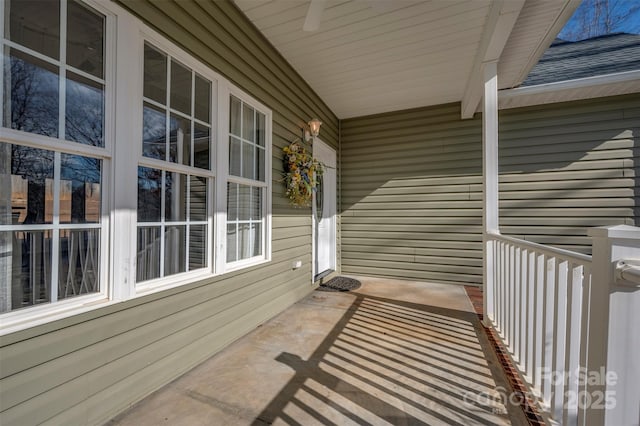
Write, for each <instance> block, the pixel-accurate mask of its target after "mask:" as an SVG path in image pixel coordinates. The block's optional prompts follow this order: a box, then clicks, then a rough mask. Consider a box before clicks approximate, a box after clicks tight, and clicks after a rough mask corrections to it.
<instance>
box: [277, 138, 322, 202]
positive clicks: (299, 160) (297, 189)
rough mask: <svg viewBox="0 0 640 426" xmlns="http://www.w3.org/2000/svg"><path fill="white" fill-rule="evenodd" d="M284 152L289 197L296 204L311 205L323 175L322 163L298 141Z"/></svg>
mask: <svg viewBox="0 0 640 426" xmlns="http://www.w3.org/2000/svg"><path fill="white" fill-rule="evenodd" d="M282 151H283V152H284V171H285V173H284V181H285V185H286V187H287V198H289V201H290V202H291V204H293V205H294V206H298V207H309V206H310V205H311V197H312V194H313V193H314V192H315V191H316V187H317V186H318V177H320V176H322V173H323V172H324V168H323V166H322V163H320V162H319V161H318V160H316V159H315V158H313V157H312V156H311V155H310V154H309V153H308V152H307V150H306V149H305V148H304V147H303V146H301V144H300V143H299V142H298V141H294V142H292V143H291V144H290V145H289V146H286V147H284V148H283V149H282Z"/></svg>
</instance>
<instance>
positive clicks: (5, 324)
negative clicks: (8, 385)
mask: <svg viewBox="0 0 640 426" xmlns="http://www.w3.org/2000/svg"><path fill="white" fill-rule="evenodd" d="M118 302H119V301H115V300H109V299H107V298H106V297H105V295H104V294H94V295H88V296H81V297H78V298H74V299H73V300H67V301H63V302H56V303H54V304H46V305H45V304H43V305H42V306H35V307H27V308H23V309H20V310H17V311H13V312H5V313H4V314H1V316H0V336H5V335H7V334H11V333H15V332H17V331H22V330H25V329H27V328H32V327H36V326H39V325H43V324H47V323H50V322H53V321H57V320H61V319H64V318H69V317H72V316H74V315H79V314H82V313H85V312H89V311H93V310H95V309H97V308H98V307H100V308H101V307H104V306H109V305H112V304H114V303H118Z"/></svg>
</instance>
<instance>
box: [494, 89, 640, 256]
mask: <svg viewBox="0 0 640 426" xmlns="http://www.w3.org/2000/svg"><path fill="white" fill-rule="evenodd" d="M639 123H640V95H638V94H635V95H627V96H617V97H611V98H601V99H594V100H589V101H580V102H570V103H562V104H554V105H539V106H534V107H527V108H518V109H513V110H505V111H500V126H499V131H500V162H499V164H500V229H501V232H502V233H503V234H507V235H511V236H514V237H517V238H522V239H525V240H528V241H533V242H537V243H541V244H549V245H552V246H555V247H560V248H565V249H568V250H573V251H578V252H582V253H587V254H590V253H591V240H590V238H589V237H588V236H587V229H588V228H590V227H595V226H605V225H618V224H627V225H637V224H638V211H637V205H638V197H637V192H638V180H637V173H638V169H637V165H638V155H639V152H638V149H637V146H638V144H639V143H640V124H639Z"/></svg>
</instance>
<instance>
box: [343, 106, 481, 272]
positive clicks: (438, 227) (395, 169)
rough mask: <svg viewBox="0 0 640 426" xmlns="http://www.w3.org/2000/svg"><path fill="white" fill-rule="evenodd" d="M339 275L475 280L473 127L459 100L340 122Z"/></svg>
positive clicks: (476, 160)
mask: <svg viewBox="0 0 640 426" xmlns="http://www.w3.org/2000/svg"><path fill="white" fill-rule="evenodd" d="M341 126H342V133H341V136H342V140H341V158H342V168H341V170H342V206H341V211H342V245H341V246H342V271H343V272H344V273H351V274H362V275H376V276H387V277H395V278H404V279H411V280H424V281H436V282H445V283H456V284H463V283H476V284H478V283H480V282H481V279H482V161H481V157H482V151H481V144H479V143H478V141H479V140H481V139H482V123H481V121H480V120H478V119H475V120H467V121H461V120H460V107H459V104H448V105H440V106H436V107H429V108H419V109H413V110H409V111H400V112H392V113H388V114H380V115H376V116H368V117H362V118H354V119H349V120H343V121H342V122H341Z"/></svg>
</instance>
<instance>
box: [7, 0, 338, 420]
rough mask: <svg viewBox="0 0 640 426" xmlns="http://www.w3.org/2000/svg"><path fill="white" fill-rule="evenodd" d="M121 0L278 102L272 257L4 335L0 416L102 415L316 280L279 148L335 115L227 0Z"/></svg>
mask: <svg viewBox="0 0 640 426" xmlns="http://www.w3.org/2000/svg"><path fill="white" fill-rule="evenodd" d="M122 3H123V5H124V6H125V7H126V8H128V9H130V10H131V11H132V12H133V13H134V14H136V15H138V16H141V17H144V20H146V21H147V23H148V24H150V25H151V26H153V27H155V28H156V29H158V30H159V31H160V32H162V33H164V34H165V35H167V36H168V37H169V38H170V39H172V40H173V41H174V42H175V43H176V44H178V45H180V46H181V47H183V48H185V49H186V50H187V51H188V52H190V53H191V54H193V55H194V56H195V57H197V58H198V59H199V60H201V61H202V62H204V63H205V64H208V65H210V66H211V67H212V68H213V69H215V70H216V71H218V72H220V73H221V74H223V75H224V76H225V77H226V78H228V79H230V80H231V81H232V82H233V83H234V84H236V85H238V86H239V87H240V88H241V89H243V90H245V91H246V92H248V93H249V94H250V95H251V96H253V97H255V98H256V99H258V100H259V101H260V102H262V103H264V104H265V105H267V106H268V107H269V108H271V109H272V110H273V159H272V161H273V202H272V213H273V235H272V252H273V255H272V261H271V262H270V263H267V264H264V265H260V266H256V267H252V268H248V269H245V270H241V271H237V272H233V273H230V274H226V275H224V276H222V277H216V278H214V279H209V280H206V281H203V282H198V283H193V284H190V285H186V286H183V287H179V288H174V289H171V290H167V291H164V292H160V293H156V294H153V295H149V296H146V297H143V298H139V299H135V300H129V301H126V302H122V303H117V304H114V305H111V306H108V307H103V308H100V309H97V310H94V311H91V312H88V313H85V314H81V315H77V316H74V317H71V318H66V319H63V320H60V321H55V322H51V323H48V324H45V325H42V326H39V327H34V328H31V329H27V330H24V331H22V332H18V333H14V334H11V335H8V336H4V337H2V339H1V340H0V359H1V362H0V379H1V380H0V401H1V407H0V410H1V411H2V414H1V417H0V424H2V425H11V424H18V425H29V424H39V423H42V422H45V423H50V424H74V425H75V424H100V423H103V422H105V421H107V420H108V419H109V418H110V417H112V416H114V415H116V414H117V413H118V412H120V411H122V410H123V409H125V408H127V407H128V406H130V405H131V404H132V403H133V402H135V401H137V400H139V399H141V398H142V397H144V396H145V395H148V394H149V393H150V392H152V391H153V390H155V389H157V388H159V387H160V386H162V385H164V384H166V383H168V382H169V381H171V380H172V379H174V378H175V377H177V376H179V375H180V374H182V373H183V372H185V371H187V370H189V369H190V368H192V367H193V366H195V365H197V364H198V363H200V362H201V361H203V360H205V359H206V358H208V357H210V356H211V355H213V354H214V353H216V352H217V351H219V350H220V349H222V348H223V347H225V346H226V345H228V344H229V343H230V342H232V341H234V340H235V339H237V338H238V337H240V336H242V335H243V334H245V333H247V332H249V331H250V330H252V329H253V328H255V327H256V326H257V325H259V324H260V323H262V322H264V321H265V320H267V319H268V318H270V317H272V316H274V315H276V314H277V313H279V312H281V311H282V310H283V309H285V308H286V307H287V306H289V305H291V304H292V303H294V302H296V301H297V300H299V299H300V298H301V297H303V296H304V295H306V294H308V292H309V291H310V290H311V286H310V281H311V212H310V209H298V208H292V207H291V206H290V205H289V203H288V200H287V199H286V197H285V196H284V186H283V183H282V181H281V176H282V147H284V146H285V145H286V144H288V143H289V142H290V141H292V140H293V139H294V138H295V137H298V136H299V134H300V126H301V125H302V124H303V123H305V122H306V121H308V120H309V119H310V118H311V117H318V118H320V119H321V120H322V121H323V123H324V124H323V126H322V130H321V133H322V138H323V140H324V141H325V142H327V143H328V144H330V145H332V146H334V147H337V142H338V121H337V119H336V117H335V116H334V115H333V114H332V113H331V111H330V110H329V109H328V108H327V107H326V105H324V104H323V103H322V101H321V100H320V99H319V98H318V97H317V96H316V95H315V94H314V93H313V92H312V91H311V90H310V88H309V87H308V86H307V84H306V83H305V82H304V81H303V80H302V79H301V78H300V77H299V76H298V75H297V74H295V72H294V71H293V69H292V68H291V67H290V66H289V65H288V64H287V63H286V62H285V61H284V60H283V59H282V58H281V56H280V55H279V54H278V53H277V52H276V51H275V50H274V49H273V48H272V46H271V45H269V44H268V43H267V42H266V41H265V40H264V39H263V38H262V36H261V35H259V34H258V33H257V31H256V30H255V29H254V27H253V26H252V25H251V24H250V23H249V22H248V21H246V19H245V18H244V16H243V15H242V14H241V13H240V12H239V11H238V10H237V9H236V8H235V6H233V5H232V4H231V3H230V2H218V1H216V2H210V1H202V2H200V1H197V2H194V1H186V0H180V1H177V2H172V1H162V2H148V1H143V0H131V1H125V2H122ZM294 260H302V262H303V267H302V268H300V269H298V270H293V269H292V268H291V265H292V262H293V261H294Z"/></svg>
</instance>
